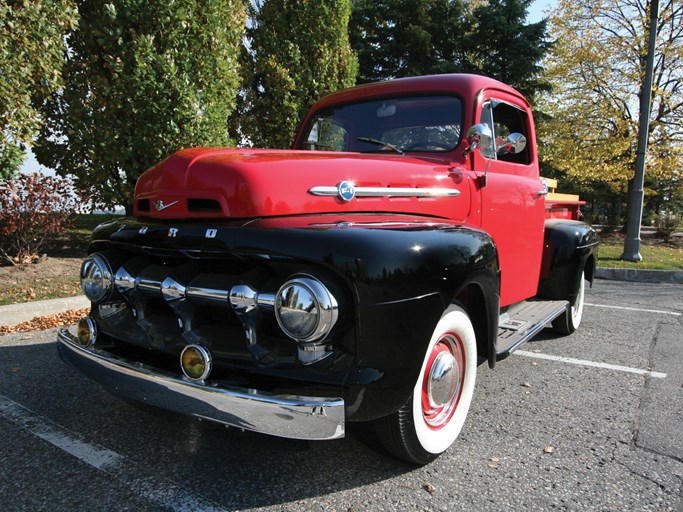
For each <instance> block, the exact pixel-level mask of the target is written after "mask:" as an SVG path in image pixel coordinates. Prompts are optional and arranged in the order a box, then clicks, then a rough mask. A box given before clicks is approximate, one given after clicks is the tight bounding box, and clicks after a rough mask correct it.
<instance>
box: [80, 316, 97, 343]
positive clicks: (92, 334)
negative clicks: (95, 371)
mask: <svg viewBox="0 0 683 512" xmlns="http://www.w3.org/2000/svg"><path fill="white" fill-rule="evenodd" d="M76 339H77V340H78V344H79V345H80V346H81V347H91V346H93V345H94V344H95V340H96V339H97V325H96V324H95V322H93V319H92V318H90V317H89V316H84V317H83V318H81V319H80V321H79V322H78V327H77V329H76Z"/></svg>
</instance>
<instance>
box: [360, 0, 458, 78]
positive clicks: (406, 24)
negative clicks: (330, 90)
mask: <svg viewBox="0 0 683 512" xmlns="http://www.w3.org/2000/svg"><path fill="white" fill-rule="evenodd" d="M464 13H465V8H464V5H463V2H462V1H461V0H456V1H453V0H408V1H404V0H355V1H354V3H353V15H352V17H351V23H350V27H349V34H350V38H351V44H352V47H353V49H354V51H356V52H357V53H358V61H359V64H360V70H359V77H358V78H359V82H374V81H380V80H388V79H391V78H400V77H404V76H415V75H428V74H434V73H447V72H454V71H459V70H460V69H462V49H463V47H462V45H460V44H459V43H458V41H459V39H460V38H461V36H462V34H463V33H464V28H465V26H464V23H465V16H464Z"/></svg>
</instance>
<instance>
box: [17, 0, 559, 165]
mask: <svg viewBox="0 0 683 512" xmlns="http://www.w3.org/2000/svg"><path fill="white" fill-rule="evenodd" d="M554 4H555V2H554V1H552V0H535V1H534V2H533V3H532V4H531V7H529V17H528V18H527V21H528V22H529V23H536V22H537V21H541V20H542V19H543V17H544V14H543V13H544V11H547V10H548V9H549V8H551V7H553V6H554ZM21 172H22V173H24V174H32V173H35V172H41V173H43V174H48V175H50V176H54V172H53V171H52V170H51V169H48V168H47V167H43V166H42V165H40V164H39V163H38V162H37V161H36V159H35V157H34V156H33V153H32V152H31V151H30V150H29V151H28V157H27V158H26V161H25V162H24V165H23V166H22V167H21Z"/></svg>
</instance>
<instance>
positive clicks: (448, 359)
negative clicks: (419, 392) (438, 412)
mask: <svg viewBox="0 0 683 512" xmlns="http://www.w3.org/2000/svg"><path fill="white" fill-rule="evenodd" d="M459 379H460V371H459V369H458V362H457V361H456V359H455V357H454V356H453V354H451V353H450V352H441V353H439V355H438V356H436V359H434V363H433V364H432V368H431V370H430V372H429V382H428V386H427V393H428V396H429V405H430V406H432V407H433V408H435V409H436V408H438V407H443V406H444V405H446V404H448V403H449V402H450V401H451V400H452V399H453V397H454V396H455V393H456V391H457V389H458V384H459V382H458V381H459Z"/></svg>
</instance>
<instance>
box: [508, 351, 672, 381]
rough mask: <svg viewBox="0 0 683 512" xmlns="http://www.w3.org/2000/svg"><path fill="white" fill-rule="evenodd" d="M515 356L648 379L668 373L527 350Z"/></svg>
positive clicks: (657, 377)
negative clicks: (624, 373) (633, 374)
mask: <svg viewBox="0 0 683 512" xmlns="http://www.w3.org/2000/svg"><path fill="white" fill-rule="evenodd" d="M513 354H515V355H518V356H524V357H531V358H534V359H545V360H547V361H557V362H560V363H567V364H575V365H579V366H589V367H592V368H602V369H604V370H616V371H618V372H626V373H635V374H637V375H644V376H646V377H653V378H655V379H665V378H666V373H660V372H653V371H651V370H641V369H640V368H631V367H629V366H619V365H616V364H608V363H598V362H595V361H586V360H584V359H573V358H571V357H562V356H553V355H550V354H541V353H537V352H527V351H526V350H517V351H516V352H513Z"/></svg>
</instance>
